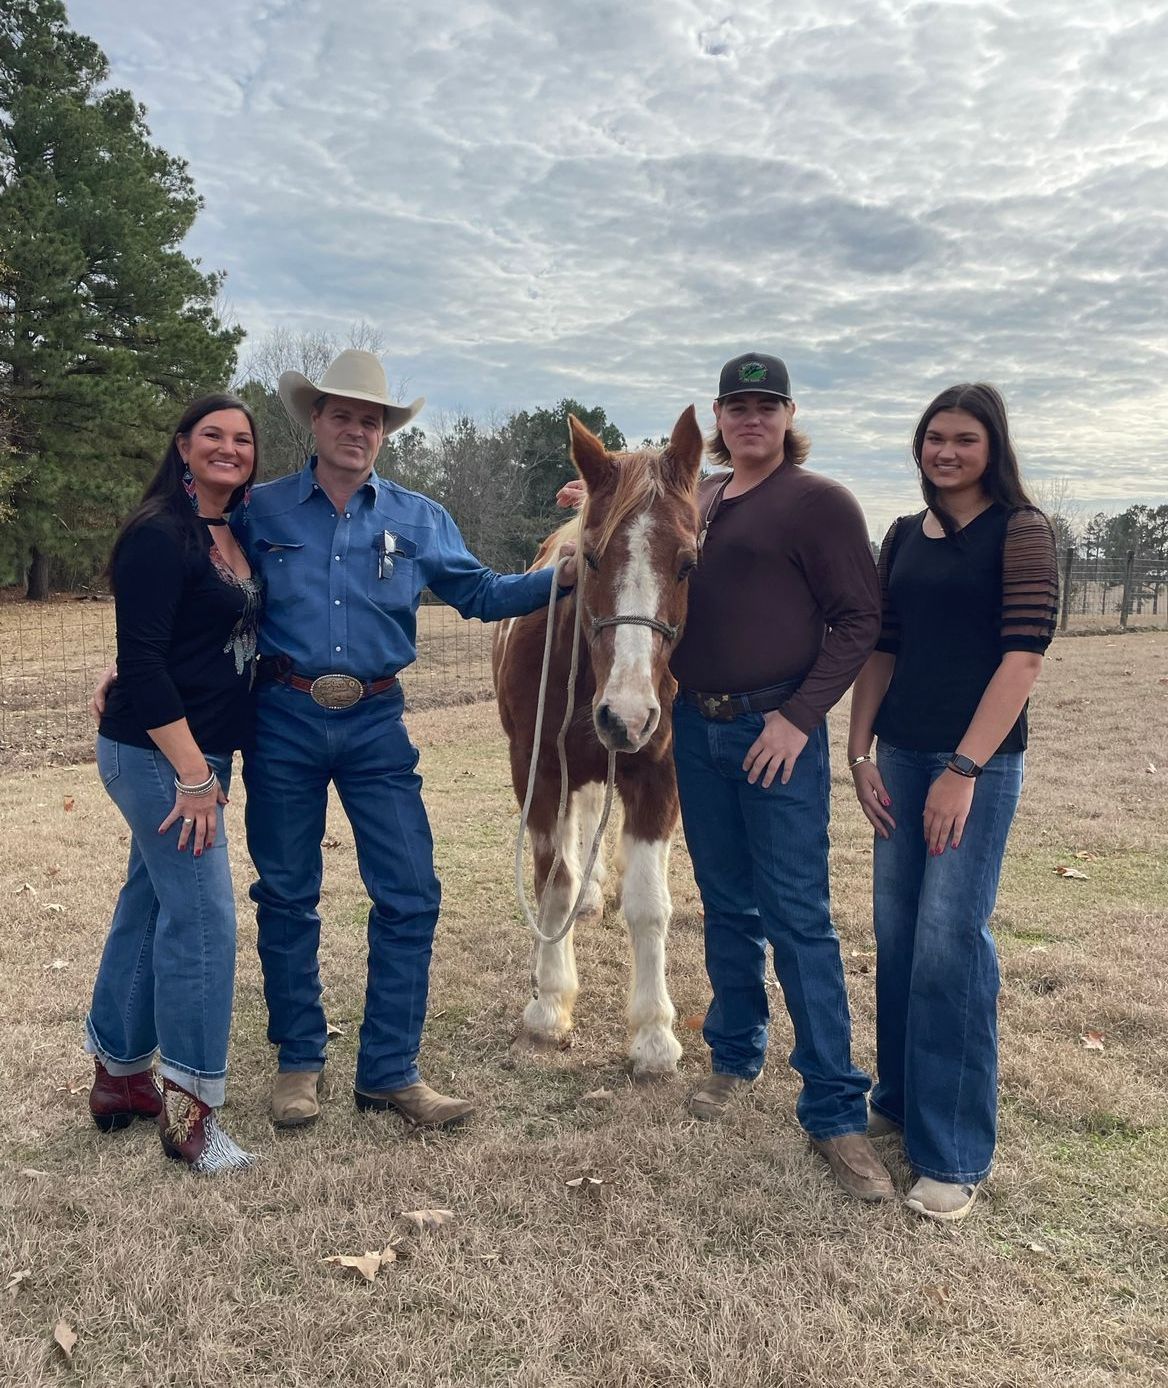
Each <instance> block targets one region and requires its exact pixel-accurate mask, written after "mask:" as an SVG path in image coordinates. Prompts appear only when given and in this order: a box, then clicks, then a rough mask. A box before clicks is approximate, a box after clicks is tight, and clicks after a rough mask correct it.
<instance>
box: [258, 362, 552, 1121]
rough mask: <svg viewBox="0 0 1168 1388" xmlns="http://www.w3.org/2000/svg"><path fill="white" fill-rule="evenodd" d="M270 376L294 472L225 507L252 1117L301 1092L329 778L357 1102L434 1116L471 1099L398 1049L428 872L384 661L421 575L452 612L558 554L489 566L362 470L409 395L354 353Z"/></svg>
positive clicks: (300, 1102)
mask: <svg viewBox="0 0 1168 1388" xmlns="http://www.w3.org/2000/svg"><path fill="white" fill-rule="evenodd" d="M279 391H280V399H281V400H282V402H283V404H284V408H285V409H286V410H287V411H288V413H289V415H290V416H291V417H292V418H293V419H294V420H295V421H296V422H297V423H299V424H303V425H304V426H305V427H307V428H309V429H311V431H312V433H313V436H314V438H315V440H316V454H315V455H314V456H313V457H311V458H309V460H308V462H307V463H306V464H305V466H304V469H303V470H302V471H301V472H300V473H297V474H293V475H292V476H289V477H282V478H279V479H278V480H276V481H274V482H269V483H266V484H264V485H262V486H258V487H257V488H256V489H255V491H254V492H253V493H252V495H251V498H250V500H249V501H248V503H247V504H246V506H245V507H243V508H242V512H241V515H240V517H239V518H238V522H237V524H238V535H239V538H240V540H241V541H242V543H243V544H244V546H245V548H246V551H247V554H248V558H249V559H250V561H251V563H252V566H253V568H254V569H255V570H256V571H258V572H259V573H260V574H261V575H262V577H263V580H264V584H265V587H266V590H267V606H266V609H265V614H264V618H263V622H262V625H261V630H260V637H259V652H260V677H259V681H258V690H257V698H256V705H257V707H256V736H255V742H254V745H253V746H252V747H250V748H249V749H248V753H247V756H246V758H245V763H244V780H245V784H246V786H247V839H248V848H249V851H250V853H251V856H252V859H253V861H254V863H255V866H256V870H257V872H258V874H259V877H258V880H257V882H256V883H255V885H254V886H253V887H252V889H251V896H252V899H253V900H254V901H255V903H256V918H257V922H258V927H259V936H258V945H259V954H260V960H261V963H262V965H263V974H264V995H265V998H266V1000H267V1004H268V1019H269V1020H268V1039H269V1040H270V1041H271V1042H272V1043H273V1044H275V1045H276V1046H278V1047H279V1071H278V1073H277V1075H276V1080H275V1084H274V1087H273V1091H272V1117H273V1121H274V1122H275V1123H276V1125H277V1126H279V1127H298V1126H302V1125H304V1124H307V1123H311V1122H312V1121H313V1120H314V1119H315V1118H316V1117H317V1115H318V1114H319V1112H320V1106H319V1102H318V1098H317V1082H318V1079H319V1076H320V1072H321V1069H322V1068H323V1066H324V1062H325V1041H326V1022H325V1014H324V1009H323V1007H322V1006H321V985H320V974H319V971H318V964H317V951H318V946H319V942H320V916H319V915H318V914H317V903H318V900H319V897H320V887H321V873H322V861H321V840H322V838H323V837H324V827H325V809H326V805H327V800H328V787H329V784H330V782H331V783H332V784H333V785H335V786H336V789H337V793H338V794H339V796H340V799H341V803H342V805H343V806H344V809H345V813H346V814H347V815H348V817H349V822H350V824H351V825H352V827H353V836H354V839H355V840H356V848H357V862H358V866H359V868H360V872H361V878H362V881H363V882H364V884H365V888H366V890H367V891H368V893H369V896H370V898H371V901H372V907H371V909H370V912H369V972H368V982H367V988H366V994H365V1017H364V1021H363V1023H362V1026H361V1039H360V1050H359V1053H358V1056H357V1075H356V1084H355V1088H354V1095H355V1098H356V1103H357V1107H358V1108H360V1109H393V1110H396V1111H397V1112H399V1113H401V1114H402V1115H403V1116H404V1117H405V1118H406V1119H407V1120H408V1121H409V1122H411V1123H413V1124H415V1125H417V1126H421V1127H438V1126H446V1125H449V1124H452V1123H457V1122H459V1121H460V1120H462V1119H463V1118H465V1117H466V1116H467V1115H468V1114H469V1113H470V1112H471V1111H472V1105H471V1104H470V1103H469V1102H468V1101H466V1100H464V1099H453V1098H446V1097H445V1096H443V1095H441V1094H438V1093H436V1092H435V1091H434V1090H433V1089H431V1088H430V1087H429V1086H428V1085H426V1084H424V1083H423V1082H422V1080H421V1077H420V1075H419V1073H418V1069H417V1055H418V1049H419V1046H420V1043H421V1035H422V1021H423V1018H424V1016H425V1012H426V995H427V989H428V983H429V971H430V951H431V944H432V941H433V938H434V929H435V925H436V923H437V920H438V903H439V885H438V879H437V878H436V876H435V875H434V867H433V845H432V840H431V837H430V826H429V823H428V821H427V818H426V811H425V807H424V806H423V804H422V796H421V785H422V782H421V778H420V777H419V776H418V775H417V773H416V770H415V767H416V766H417V761H418V752H417V749H416V748H415V747H414V746H413V745H412V744H411V742H410V739H409V736H408V734H407V732H406V729H405V727H404V725H403V723H402V706H403V695H402V691H401V686H400V685H399V683H398V681H397V674H398V671H400V670H401V669H402V668H403V667H405V666H407V665H409V664H410V663H411V662H412V661H413V660H414V659H415V657H416V654H417V651H416V647H415V639H416V627H417V611H418V602H419V599H420V597H421V593H422V590H423V589H424V588H429V589H431V591H433V592H434V593H435V594H436V595H437V596H438V597H439V598H441V599H442V600H443V601H445V602H448V603H449V604H450V605H451V606H452V607H455V608H457V610H458V611H459V612H460V613H461V614H462V615H463V616H464V617H477V618H479V619H481V620H483V621H496V620H498V619H500V618H504V617H516V616H519V615H521V614H523V613H526V612H532V611H534V610H536V609H538V608H540V607H541V606H543V605H544V604H546V602H547V601H548V597H549V595H550V591H551V585H552V583H553V582H554V581H555V578H556V576H557V574H558V577H559V581H560V585H561V587H562V588H563V589H564V590H566V589H567V588H569V587H570V586H571V585H572V583H573V582H574V575H573V574H572V573H571V572H569V569H570V565H569V561H568V558H567V557H566V556H565V558H564V560H563V561H562V562H561V564H560V565H559V566H558V569H544V570H541V571H539V572H536V573H529V574H519V575H499V574H496V573H493V572H491V570H489V569H487V568H484V567H483V565H482V564H480V563H479V561H478V560H477V559H476V558H475V557H474V556H473V555H472V554H470V552H469V551H468V550H467V548H466V545H465V544H464V543H463V540H462V536H461V535H460V534H459V532H458V529H457V527H456V526H455V524H454V522H453V520H452V519H451V518H450V516H449V515H448V514H447V512H446V511H445V510H443V508H442V507H441V506H439V505H438V504H437V503H436V502H434V501H431V500H430V499H429V498H428V497H424V496H420V495H419V494H418V493H416V492H410V491H406V490H405V488H403V487H399V486H398V485H397V484H396V483H394V482H390V481H387V480H386V479H384V478H381V477H379V476H378V475H377V473H376V472H375V471H374V462H375V461H376V458H377V455H378V453H379V451H380V449H381V446H382V444H383V442H384V441H385V438H386V435H387V434H391V433H393V432H394V430H396V429H400V428H401V427H402V426H403V425H404V424H406V423H408V422H409V420H411V419H413V417H414V416H415V415H416V414H417V413H418V411H419V410H420V409H421V408H422V405H423V403H424V401H423V400H421V399H418V400H414V401H413V402H412V403H411V404H409V405H401V404H398V403H396V402H394V401H392V400H390V398H389V393H388V387H387V385H386V379H385V373H384V371H383V370H382V368H381V364H380V362H379V361H378V360H377V358H376V357H375V356H374V355H373V354H372V353H370V352H361V351H346V352H342V353H341V355H340V356H339V357H338V358H337V360H336V361H334V362H333V363H332V365H331V366H330V367H329V368H328V370H327V371H326V372H325V373H324V376H323V377H322V379H321V381H320V383H319V384H316V383H314V382H312V381H310V380H308V378H307V377H305V376H303V375H301V374H300V372H298V371H286V372H285V373H284V374H283V375H282V376H281V377H280V384H279Z"/></svg>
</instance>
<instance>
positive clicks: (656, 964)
mask: <svg viewBox="0 0 1168 1388" xmlns="http://www.w3.org/2000/svg"><path fill="white" fill-rule="evenodd" d="M622 843H623V848H624V858H625V875H624V890H623V892H622V896H621V907H622V909H623V910H624V913H625V919H626V920H627V921H628V923H629V937H630V940H631V943H632V947H633V977H632V984H631V987H630V989H629V1009H628V1017H629V1028H630V1030H631V1031H632V1039H631V1041H630V1043H629V1056H630V1058H631V1060H632V1062H633V1073H634V1074H635V1075H654V1074H670V1073H672V1072H673V1071H674V1070H676V1069H677V1062H678V1061H679V1060H680V1059H681V1044H680V1042H679V1041H678V1039H677V1037H676V1036H674V1034H673V1021H674V1017H675V1016H676V1013H675V1011H674V1008H673V1003H672V1002H671V1000H670V997H669V989H668V986H667V985H666V982H665V936H666V933H667V931H668V929H669V917H670V915H671V913H672V911H673V902H672V901H671V900H670V897H669V886H668V879H667V871H668V867H669V840H668V839H659V840H657V841H655V842H650V841H647V840H645V839H635V838H633V837H632V836H631V835H628V834H626V835H624V837H623V840H622Z"/></svg>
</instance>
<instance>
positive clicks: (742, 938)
mask: <svg viewBox="0 0 1168 1388" xmlns="http://www.w3.org/2000/svg"><path fill="white" fill-rule="evenodd" d="M763 723H764V720H763V716H762V714H757V713H752V714H743V715H742V716H741V717H738V718H735V719H733V720H732V721H731V722H726V723H719V722H713V721H708V720H707V719H705V718H703V717H702V716H701V714H700V713H699V712H698V711H697V710H696V709H695V708H693V707H692V706H691V705H689V704H685V703H682V702H680V701H679V702H677V703H675V704H674V706H673V742H674V759H675V761H676V764H677V782H678V789H679V792H680V795H681V813H682V821H683V823H684V826H685V838H686V843H687V845H688V847H689V853H690V857H691V858H692V860H693V866H694V876H695V877H696V879H697V884H698V889H699V891H700V892H701V897H702V904H703V906H704V908H705V916H706V923H705V942H706V971H707V973H708V974H709V976H710V983H711V985H712V987H713V991H714V998H713V1001H712V1002H711V1004H710V1009H709V1012H708V1013H707V1015H706V1023H705V1027H704V1030H703V1034H704V1036H705V1038H706V1043H707V1044H708V1045H709V1047H710V1051H711V1057H712V1065H713V1069H714V1071H715V1072H716V1073H719V1074H727V1075H738V1076H740V1077H741V1078H743V1079H753V1078H754V1077H755V1076H756V1075H757V1074H758V1073H759V1071H760V1070H761V1069H762V1066H763V1061H764V1059H765V1057H766V1048H767V1024H768V1021H769V1019H770V1009H769V1007H768V1004H767V993H766V947H767V945H768V943H769V944H770V946H771V948H772V949H773V951H774V961H775V973H776V975H777V976H778V980H779V983H780V984H781V986H782V989H783V997H784V999H785V1001H786V1004H787V1011H788V1012H789V1013H790V1016H791V1022H792V1025H793V1027H794V1031H795V1048H794V1050H793V1051H792V1052H791V1056H790V1061H791V1064H792V1065H793V1066H794V1068H795V1069H796V1070H797V1071H798V1072H799V1074H800V1075H801V1076H802V1077H803V1090H802V1093H801V1094H800V1096H799V1101H798V1105H797V1110H796V1111H797V1114H798V1118H799V1122H800V1123H801V1124H802V1126H803V1127H804V1128H805V1129H806V1131H807V1132H808V1133H810V1134H811V1136H812V1137H816V1138H823V1139H826V1138H832V1137H840V1136H842V1135H843V1134H845V1133H855V1132H864V1131H865V1129H866V1128H867V1125H868V1113H867V1104H866V1097H865V1096H866V1095H867V1092H868V1086H869V1079H868V1076H867V1075H865V1074H864V1073H863V1071H861V1070H858V1069H856V1067H855V1066H854V1065H853V1064H852V1058H851V1019H850V1017H849V1014H848V998H847V989H846V986H845V984H844V971H843V963H842V961H841V959H840V948H839V937H838V936H837V935H836V933H835V928H834V926H833V925H832V923H831V913H830V909H829V901H828V875H827V854H828V837H827V825H828V814H829V791H830V773H829V767H828V751H827V729H826V728H825V727H824V725H823V724H822V723H821V724H820V725H819V727H818V728H816V729H815V731H814V732H813V733H812V734H811V735H810V737H809V738H808V740H807V745H806V747H805V748H804V749H803V751H802V753H801V754H800V756H799V758H798V760H797V761H796V762H795V767H794V770H793V772H792V774H791V779H790V781H788V783H787V784H786V785H783V784H781V782H780V781H779V779H778V777H776V778H775V780H774V781H773V782H772V784H771V786H770V787H769V788H768V789H765V790H764V789H763V787H762V784H761V782H757V783H756V784H754V785H751V784H750V783H749V782H748V781H747V779H746V772H745V771H743V769H742V763H743V761H744V760H745V758H746V753H747V751H748V749H749V748H750V746H751V744H752V743H753V742H754V740H755V739H756V738H757V737H758V735H759V733H760V732H761V731H762V728H763Z"/></svg>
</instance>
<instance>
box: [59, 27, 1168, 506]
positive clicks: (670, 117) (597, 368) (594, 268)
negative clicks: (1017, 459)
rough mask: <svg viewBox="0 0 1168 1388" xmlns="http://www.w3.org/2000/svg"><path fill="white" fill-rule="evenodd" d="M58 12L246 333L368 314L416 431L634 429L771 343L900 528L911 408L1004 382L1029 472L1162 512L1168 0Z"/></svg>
mask: <svg viewBox="0 0 1168 1388" xmlns="http://www.w3.org/2000/svg"><path fill="white" fill-rule="evenodd" d="M69 10H70V18H71V22H72V24H73V26H74V27H75V28H77V29H79V30H81V31H82V32H84V33H88V34H90V35H91V36H92V37H93V38H94V39H96V40H97V42H98V43H100V44H101V46H102V47H103V48H104V50H105V52H106V54H107V55H108V57H109V59H110V63H111V67H112V71H113V78H114V81H115V82H116V83H117V84H119V85H123V86H126V87H129V88H130V89H131V90H132V91H133V92H134V94H135V96H136V97H137V98H138V100H140V101H142V102H144V103H145V105H146V107H147V109H148V117H147V119H148V122H149V125H150V128H151V131H152V132H153V135H154V137H155V138H156V139H157V141H158V142H159V143H160V144H162V145H163V146H164V147H165V148H166V149H168V150H169V151H170V152H172V153H174V154H178V155H181V156H182V157H183V158H184V159H186V160H187V161H188V162H189V164H190V168H191V172H192V174H193V176H194V179H195V182H196V185H197V187H198V189H199V191H200V193H201V194H202V195H203V197H204V198H205V200H206V208H205V210H204V212H203V214H202V215H201V216H200V218H199V220H198V222H197V224H196V226H195V228H194V230H193V232H192V234H191V237H190V239H189V241H188V246H187V249H188V251H189V252H190V253H191V254H194V255H197V256H199V257H201V258H202V260H203V263H204V265H205V266H206V267H208V268H214V269H223V270H225V271H226V272H227V275H228V285H227V293H228V296H229V299H230V303H231V307H232V310H233V313H234V315H235V316H236V318H237V319H238V320H239V321H240V322H241V323H242V324H243V326H244V327H245V328H246V329H247V331H248V334H249V336H250V337H251V339H252V340H253V341H254V340H255V339H258V338H261V337H262V336H263V334H264V333H265V332H266V331H268V330H269V329H271V328H273V327H275V326H277V325H279V326H284V327H287V328H290V329H292V330H293V331H301V330H310V331H311V330H320V329H328V330H331V331H333V332H335V333H337V334H338V335H340V336H342V337H343V336H344V335H345V334H346V332H347V330H348V327H349V325H350V324H351V323H352V322H353V321H354V320H359V319H365V320H367V321H368V322H370V323H372V324H373V325H375V326H376V327H377V328H378V329H379V330H380V331H381V333H382V334H383V337H384V340H385V342H386V344H387V349H388V350H387V354H386V365H387V367H388V369H389V371H390V374H391V377H392V378H393V379H395V380H400V379H403V378H407V379H408V385H409V393H410V395H411V396H412V395H414V394H424V395H426V396H427V398H428V402H429V403H428V406H427V412H435V411H438V410H455V409H465V410H466V411H468V412H470V413H472V414H475V415H479V416H487V415H488V414H490V413H491V412H492V411H494V412H498V411H508V410H510V409H513V408H518V407H523V406H535V405H542V404H551V403H554V402H555V401H557V400H559V399H561V398H562V397H564V396H565V395H571V396H574V397H576V398H577V399H579V400H581V401H583V402H584V403H585V404H600V405H603V406H604V408H605V409H606V410H607V412H608V415H609V417H610V418H611V419H612V420H614V422H615V423H617V424H618V425H619V426H620V428H621V429H623V430H624V432H625V434H626V435H627V436H628V437H629V439H630V440H639V439H640V438H641V437H642V436H644V435H647V434H651V435H657V434H660V433H662V432H666V431H667V430H668V429H669V427H670V426H671V424H672V422H673V420H674V418H675V417H676V416H677V414H678V413H679V412H680V411H681V410H682V409H683V408H684V407H685V406H686V405H687V404H688V403H689V402H690V401H691V400H692V401H696V402H697V404H698V406H699V410H700V412H701V415H702V418H703V420H704V421H705V422H710V420H711V415H710V410H709V405H710V400H711V398H712V396H713V393H714V386H715V383H716V380H717V372H718V368H719V366H720V365H721V363H722V362H723V361H724V360H725V359H726V358H727V357H729V356H732V355H735V354H737V353H738V352H740V351H744V350H749V349H755V350H765V351H771V352H775V353H777V354H778V355H780V356H782V357H784V358H785V360H786V361H787V364H788V366H789V367H790V371H791V378H792V383H793V390H794V393H795V396H796V399H797V402H798V406H799V415H800V422H801V424H802V425H803V427H804V428H805V429H806V431H807V432H808V433H809V434H810V436H811V439H812V443H813V449H812V455H811V465H812V466H814V467H816V468H819V469H821V470H823V471H824V472H827V473H829V474H831V475H832V476H835V477H837V478H839V479H841V480H842V481H844V482H846V483H847V484H848V485H849V486H851V487H852V488H853V490H854V491H855V492H856V494H857V496H858V497H859V498H860V500H861V502H862V503H863V505H864V507H865V509H866V511H867V514H868V518H869V522H870V524H871V526H872V529H873V531H874V532H877V533H879V532H881V531H882V529H883V527H884V526H885V525H886V524H887V523H888V522H889V521H890V520H891V518H892V517H893V516H895V515H896V514H898V513H900V512H904V511H907V510H910V509H917V507H918V506H919V504H920V502H919V494H918V493H917V491H916V486H915V474H914V471H913V469H912V465H911V460H910V459H909V453H908V438H909V437H910V435H911V432H912V428H913V425H914V423H915V421H916V417H917V415H918V413H919V412H920V410H922V409H923V408H924V406H925V405H926V404H927V402H928V400H929V399H930V398H931V396H932V395H934V394H935V393H936V392H937V391H938V390H939V389H941V388H942V387H944V386H945V385H948V384H951V383H952V382H954V381H958V380H963V379H987V380H991V381H993V382H995V383H996V384H997V385H999V386H1000V387H1001V389H1002V390H1003V392H1004V393H1005V395H1006V397H1007V400H1008V402H1009V405H1010V407H1011V412H1012V418H1013V422H1014V429H1015V433H1016V437H1017V441H1018V443H1019V445H1020V448H1021V452H1022V455H1023V460H1024V464H1025V466H1026V469H1027V475H1028V476H1029V477H1030V478H1032V479H1042V478H1046V479H1050V478H1055V477H1066V478H1069V479H1070V483H1071V489H1072V491H1073V493H1074V496H1075V498H1076V499H1077V500H1078V502H1079V503H1080V504H1081V506H1082V507H1083V508H1084V510H1085V511H1087V512H1091V511H1094V510H1096V509H1119V508H1123V507H1125V506H1127V505H1130V504H1131V503H1132V502H1135V501H1147V502H1155V503H1159V502H1162V501H1168V384H1166V379H1168V326H1166V309H1168V79H1166V77H1165V72H1166V70H1168V3H1165V0H1114V3H1107V2H1106V0H1009V2H1008V3H1003V4H983V3H960V2H959V0H939V3H926V4H902V3H894V2H893V0H867V2H866V3H864V4H859V3H844V0H802V3H800V4H798V5H794V4H790V3H787V4H780V3H777V0H754V3H751V4H749V5H746V4H743V3H742V0H737V3H735V0H727V3H726V4H724V5H721V6H717V5H712V4H711V5H708V4H705V3H693V0H669V3H660V4H646V3H643V0H622V2H621V3H612V0H593V3H591V4H575V3H573V4H569V3H567V0H558V2H557V0H498V2H496V0H445V3H442V4H432V5H431V4H427V5H420V4H400V5H399V4H386V3H384V0H345V2H344V3H342V4H338V3H326V0H249V2H248V3H244V4H240V3H238V0H231V3H228V0H201V3H200V4H199V5H197V6H190V5H182V6H180V5H173V4H159V3H158V0H117V3H111V0H71V2H70V4H69ZM246 350H247V348H246V345H245V348H244V352H245V355H246ZM425 417H426V416H425V414H423V415H422V417H421V420H420V421H419V422H422V423H424V422H425Z"/></svg>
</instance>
